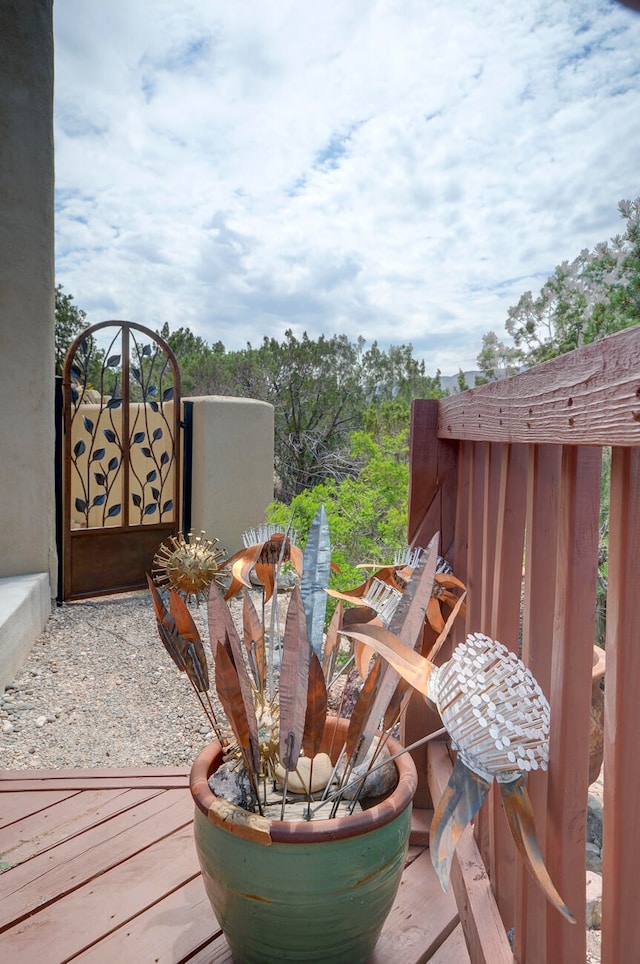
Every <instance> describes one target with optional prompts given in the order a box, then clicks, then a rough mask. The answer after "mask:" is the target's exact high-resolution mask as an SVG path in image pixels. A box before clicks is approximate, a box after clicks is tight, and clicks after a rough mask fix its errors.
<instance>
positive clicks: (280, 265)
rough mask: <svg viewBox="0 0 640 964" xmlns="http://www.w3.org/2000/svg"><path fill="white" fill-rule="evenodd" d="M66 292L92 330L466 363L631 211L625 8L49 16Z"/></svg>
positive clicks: (201, 3)
mask: <svg viewBox="0 0 640 964" xmlns="http://www.w3.org/2000/svg"><path fill="white" fill-rule="evenodd" d="M54 16H55V38H56V108H55V124H56V127H55V136H56V158H57V160H56V206H57V232H56V244H57V254H56V260H57V280H58V282H60V283H62V284H63V285H64V288H65V291H67V292H69V293H72V294H73V296H74V298H75V301H76V303H77V304H78V305H80V306H81V307H83V308H84V309H85V310H86V311H87V321H88V322H89V323H91V324H93V323H95V322H98V321H102V320H105V319H107V318H125V319H129V320H131V321H137V322H140V323H142V324H146V325H148V326H149V327H151V328H153V329H156V328H159V327H160V326H161V325H162V324H163V323H164V322H165V321H167V322H169V325H170V327H172V328H177V327H180V326H181V325H185V326H188V327H189V328H191V330H192V331H194V332H196V333H197V334H199V335H201V336H202V337H204V338H205V339H206V340H207V341H216V340H218V339H219V340H221V341H222V342H223V343H224V345H225V346H226V347H227V348H229V349H231V348H241V347H244V345H246V343H247V342H248V341H250V342H251V343H252V344H254V345H257V344H259V343H260V342H261V341H262V338H263V336H265V335H268V336H273V337H276V338H279V337H281V336H282V335H283V333H284V331H285V330H286V329H287V328H292V329H293V330H294V332H296V333H298V334H301V333H302V332H303V331H305V330H306V331H307V332H308V333H309V335H311V336H313V337H316V336H318V335H319V334H321V333H324V334H326V335H331V334H333V333H336V332H337V333H346V334H347V335H349V336H350V337H351V338H356V337H357V336H358V335H362V336H363V337H364V338H366V339H367V342H368V343H371V342H372V341H374V340H377V341H378V343H379V344H380V345H381V346H385V347H386V346H387V345H389V344H399V343H403V342H404V343H407V342H411V343H412V344H413V346H414V349H415V353H416V355H418V356H420V357H423V358H424V359H425V361H426V364H427V369H428V371H429V372H434V371H435V370H436V368H440V369H441V370H442V372H443V374H452V373H455V372H457V371H458V369H459V368H460V367H462V368H463V369H465V370H468V369H473V368H475V367H476V355H477V353H478V351H479V349H480V344H481V338H482V335H483V333H484V332H486V331H488V330H490V329H493V330H495V331H497V332H498V333H499V334H500V335H502V334H503V333H504V322H505V319H506V314H507V309H508V307H509V306H510V305H513V304H515V303H516V302H517V301H518V298H519V297H520V295H521V294H522V293H523V292H524V291H527V290H533V291H536V290H538V289H539V288H540V286H541V285H542V284H543V282H544V281H545V280H546V278H547V277H548V276H549V274H551V273H552V272H553V269H554V267H555V266H556V264H558V263H560V262H561V261H563V260H565V259H572V258H573V257H575V256H576V255H577V254H578V253H579V252H580V250H581V249H583V248H585V247H586V248H592V247H593V246H594V245H595V244H596V243H597V242H598V241H603V240H606V239H608V238H609V237H611V236H612V235H614V234H616V233H617V232H618V231H619V230H621V227H622V222H621V221H620V218H619V215H618V211H617V205H618V202H619V201H620V200H621V199H622V198H633V197H636V196H638V195H640V96H639V93H640V14H638V13H634V12H633V11H632V10H629V9H628V8H626V7H624V6H620V5H619V4H617V3H615V2H614V0H531V2H529V3H526V4H525V3H520V2H511V3H501V4H497V3H495V2H494V0H180V2H176V0H89V2H87V0H57V2H56V3H55V6H54Z"/></svg>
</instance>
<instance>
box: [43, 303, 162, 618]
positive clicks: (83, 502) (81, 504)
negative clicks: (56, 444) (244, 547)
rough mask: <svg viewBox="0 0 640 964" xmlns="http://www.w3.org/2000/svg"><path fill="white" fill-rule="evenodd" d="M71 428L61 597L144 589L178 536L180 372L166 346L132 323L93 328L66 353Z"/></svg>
mask: <svg viewBox="0 0 640 964" xmlns="http://www.w3.org/2000/svg"><path fill="white" fill-rule="evenodd" d="M105 336H106V337H105ZM63 424H64V431H63V460H62V461H63V484H62V494H63V498H62V519H61V528H62V556H63V565H62V593H61V595H62V598H63V599H65V600H69V599H81V598H84V597H87V596H96V595H100V594H102V593H112V592H121V591H126V590H130V589H136V588H139V587H142V586H145V585H146V581H145V571H146V570H148V569H150V568H151V562H152V560H153V556H154V554H155V552H156V550H157V549H158V547H159V545H160V544H161V543H162V542H164V541H166V540H167V539H168V538H169V536H171V535H174V534H176V533H177V532H178V528H179V508H180V438H179V432H180V372H179V369H178V364H177V361H176V359H175V356H174V354H173V352H172V351H171V349H170V348H169V346H168V345H167V344H166V342H164V341H163V340H162V338H160V337H159V336H158V335H156V334H154V333H153V332H152V331H150V330H149V329H148V328H144V327H143V326H142V325H138V324H135V323H134V322H128V321H104V322H101V323H100V324H97V325H93V326H92V327H90V328H87V329H86V331H84V332H82V334H80V335H79V336H78V337H77V338H76V339H75V341H74V342H73V344H72V345H71V346H70V347H69V351H68V352H67V357H66V360H65V365H64V373H63Z"/></svg>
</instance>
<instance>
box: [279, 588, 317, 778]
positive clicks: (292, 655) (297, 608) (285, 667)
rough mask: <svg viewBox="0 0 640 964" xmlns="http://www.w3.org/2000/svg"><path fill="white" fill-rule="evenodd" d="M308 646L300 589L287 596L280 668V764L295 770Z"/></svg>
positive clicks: (303, 713) (302, 721)
mask: <svg viewBox="0 0 640 964" xmlns="http://www.w3.org/2000/svg"><path fill="white" fill-rule="evenodd" d="M310 655H311V647H310V645H309V640H308V638H307V621H306V618H305V614H304V606H303V604H302V597H301V595H300V589H299V588H298V587H297V586H296V587H295V588H294V590H293V592H292V594H291V601H290V602H289V611H288V612H287V621H286V623H285V628H284V639H283V654H282V666H281V668H280V762H281V763H282V766H283V767H284V768H285V770H288V771H291V770H295V768H296V766H297V763H298V757H299V756H300V748H301V746H302V735H303V733H304V724H305V717H306V712H307V687H308V679H309V660H310Z"/></svg>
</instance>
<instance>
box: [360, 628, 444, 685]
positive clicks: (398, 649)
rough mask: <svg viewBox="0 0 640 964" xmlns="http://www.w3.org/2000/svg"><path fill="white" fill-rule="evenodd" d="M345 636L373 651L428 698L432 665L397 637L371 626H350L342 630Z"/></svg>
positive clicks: (386, 630)
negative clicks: (358, 641)
mask: <svg viewBox="0 0 640 964" xmlns="http://www.w3.org/2000/svg"><path fill="white" fill-rule="evenodd" d="M342 633H343V634H344V635H345V636H350V637H351V638H352V639H357V640H360V642H362V643H365V645H367V646H370V647H371V648H372V649H375V651H376V653H379V654H380V656H383V657H384V658H385V659H386V660H387V662H388V663H389V665H390V666H392V667H393V669H394V670H395V671H396V672H397V673H399V674H400V676H402V677H403V678H404V679H406V681H407V682H408V683H411V685H412V686H413V687H414V689H416V690H417V691H418V692H419V693H422V695H423V696H428V695H429V691H428V680H429V677H430V676H431V673H432V671H433V663H430V662H429V660H427V659H425V658H424V656H421V655H420V653H417V652H416V651H415V649H411V648H410V647H409V646H406V645H405V644H404V643H403V642H402V641H401V640H399V639H398V637H397V636H394V634H393V633H391V632H389V630H388V629H385V628H384V627H383V626H374V625H371V624H365V625H356V626H350V627H349V628H348V629H343V630H342Z"/></svg>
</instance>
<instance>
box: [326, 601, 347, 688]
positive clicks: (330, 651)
mask: <svg viewBox="0 0 640 964" xmlns="http://www.w3.org/2000/svg"><path fill="white" fill-rule="evenodd" d="M342 613H343V606H342V603H341V602H339V603H338V605H337V606H336V609H335V612H334V614H333V616H332V617H331V622H330V623H329V628H328V629H327V634H326V636H325V640H324V649H323V651H322V669H323V671H324V677H325V679H328V680H331V679H332V677H333V670H334V668H335V664H336V658H337V656H338V652H339V650H340V635H339V632H338V630H339V628H340V623H341V622H342Z"/></svg>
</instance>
